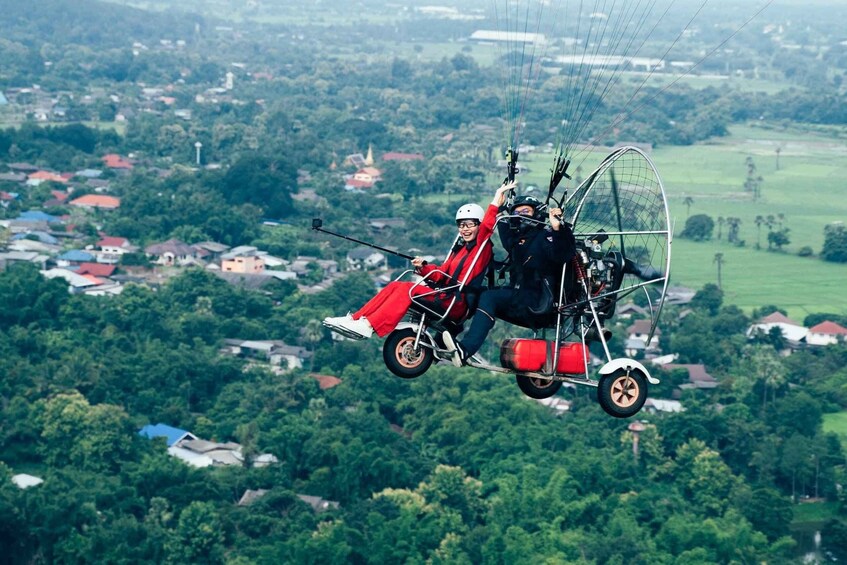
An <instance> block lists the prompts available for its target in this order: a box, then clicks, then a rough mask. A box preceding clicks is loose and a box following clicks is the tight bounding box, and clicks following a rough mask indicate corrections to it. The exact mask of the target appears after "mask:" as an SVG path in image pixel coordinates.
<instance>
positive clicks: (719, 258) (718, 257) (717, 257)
mask: <svg viewBox="0 0 847 565" xmlns="http://www.w3.org/2000/svg"><path fill="white" fill-rule="evenodd" d="M712 263H715V264H717V266H718V289H721V267H722V266H723V253H715V258H714V260H713V261H712Z"/></svg>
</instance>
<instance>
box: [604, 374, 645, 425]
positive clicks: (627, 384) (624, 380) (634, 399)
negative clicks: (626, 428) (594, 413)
mask: <svg viewBox="0 0 847 565" xmlns="http://www.w3.org/2000/svg"><path fill="white" fill-rule="evenodd" d="M646 400H647V378H646V377H645V376H644V373H642V372H641V371H639V370H638V369H618V370H616V371H614V372H612V373H610V374H608V375H603V376H602V377H601V378H600V382H599V383H598V385H597V401H598V402H599V403H600V406H601V407H602V408H603V410H605V411H606V413H607V414H610V415H612V416H614V417H616V418H629V417H630V416H632V415H634V414H635V413H637V412H638V411H639V410H641V407H642V406H644V402H645V401H646Z"/></svg>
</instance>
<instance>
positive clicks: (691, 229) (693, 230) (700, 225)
mask: <svg viewBox="0 0 847 565" xmlns="http://www.w3.org/2000/svg"><path fill="white" fill-rule="evenodd" d="M714 229H715V222H714V220H712V218H710V217H709V216H707V215H706V214H694V215H693V216H690V217H689V218H688V219H687V220H686V221H685V229H683V230H682V233H681V234H680V237H684V238H686V239H693V240H694V241H706V240H709V239H712V232H713V231H714Z"/></svg>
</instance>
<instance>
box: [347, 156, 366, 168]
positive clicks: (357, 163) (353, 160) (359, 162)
mask: <svg viewBox="0 0 847 565" xmlns="http://www.w3.org/2000/svg"><path fill="white" fill-rule="evenodd" d="M344 163H345V164H348V165H353V166H354V167H356V168H357V169H361V168H362V167H365V166H366V165H365V156H364V155H362V154H361V153H353V154H351V155H347V157H345V158H344Z"/></svg>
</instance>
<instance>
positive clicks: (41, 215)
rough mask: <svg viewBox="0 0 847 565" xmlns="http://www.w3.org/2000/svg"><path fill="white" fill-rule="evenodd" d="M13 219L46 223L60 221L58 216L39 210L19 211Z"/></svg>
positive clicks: (58, 222)
mask: <svg viewBox="0 0 847 565" xmlns="http://www.w3.org/2000/svg"><path fill="white" fill-rule="evenodd" d="M15 219H16V220H21V221H24V222H42V223H46V224H60V223H62V218H59V217H58V216H53V215H51V214H48V213H46V212H42V211H40V210H27V211H26V212H21V213H20V214H18V217H17V218H15Z"/></svg>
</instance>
